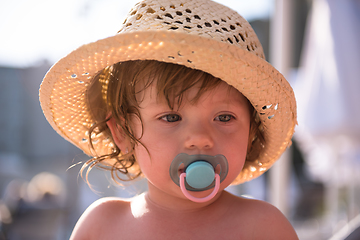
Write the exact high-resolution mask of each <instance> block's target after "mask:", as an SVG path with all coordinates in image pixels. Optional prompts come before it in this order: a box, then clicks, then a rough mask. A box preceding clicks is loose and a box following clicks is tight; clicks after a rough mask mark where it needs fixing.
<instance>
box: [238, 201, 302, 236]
mask: <svg viewBox="0 0 360 240" xmlns="http://www.w3.org/2000/svg"><path fill="white" fill-rule="evenodd" d="M233 206H234V207H233V211H234V214H236V216H238V217H239V218H241V217H242V216H247V217H246V218H247V223H248V224H249V225H248V226H249V229H251V231H252V233H251V235H252V237H253V239H290V240H292V239H298V237H297V235H296V232H295V230H294V228H293V227H292V226H291V224H290V222H289V221H288V220H287V219H286V217H285V216H284V215H283V214H282V213H281V212H280V211H279V210H278V209H277V208H276V207H274V206H273V205H271V204H269V203H267V202H264V201H260V200H255V199H248V198H237V200H236V204H234V205H233Z"/></svg>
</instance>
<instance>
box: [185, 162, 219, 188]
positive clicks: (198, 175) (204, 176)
mask: <svg viewBox="0 0 360 240" xmlns="http://www.w3.org/2000/svg"><path fill="white" fill-rule="evenodd" d="M185 172H186V182H187V183H188V184H189V185H190V186H191V187H193V188H206V187H207V186H209V185H210V184H211V183H212V182H213V181H214V178H215V171H214V168H213V166H212V165H211V164H210V163H207V162H204V161H198V162H194V163H191V164H190V165H189V166H188V167H187V168H186V171H185Z"/></svg>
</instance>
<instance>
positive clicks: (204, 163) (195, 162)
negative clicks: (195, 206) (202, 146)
mask: <svg viewBox="0 0 360 240" xmlns="http://www.w3.org/2000/svg"><path fill="white" fill-rule="evenodd" d="M169 172H170V177H171V179H172V180H173V182H174V183H175V184H176V185H178V186H179V187H180V189H181V191H182V193H183V194H184V195H185V197H187V198H188V199H189V200H191V201H193V202H206V201H209V200H210V199H212V198H213V197H214V196H215V195H216V194H217V192H218V191H219V188H220V183H221V182H222V181H223V180H224V179H225V178H226V175H227V173H228V162H227V160H226V157H225V156H224V155H216V156H210V155H204V154H195V155H188V154H186V153H180V154H178V155H177V156H176V157H175V158H174V160H173V161H172V163H171V165H170V169H169ZM211 188H214V190H213V191H212V192H211V193H210V194H209V195H208V196H206V197H204V198H196V197H194V196H192V195H191V194H190V193H189V192H188V191H193V192H200V191H205V190H208V189H211Z"/></svg>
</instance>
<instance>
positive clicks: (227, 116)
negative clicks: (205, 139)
mask: <svg viewBox="0 0 360 240" xmlns="http://www.w3.org/2000/svg"><path fill="white" fill-rule="evenodd" d="M231 119H234V116H232V115H230V114H222V115H219V116H217V117H215V120H216V121H220V122H228V121H230V120H231Z"/></svg>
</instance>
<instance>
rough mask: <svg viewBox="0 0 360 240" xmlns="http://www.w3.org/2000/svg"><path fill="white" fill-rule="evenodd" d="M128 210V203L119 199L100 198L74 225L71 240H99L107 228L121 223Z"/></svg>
mask: <svg viewBox="0 0 360 240" xmlns="http://www.w3.org/2000/svg"><path fill="white" fill-rule="evenodd" d="M129 209H130V202H129V201H127V200H124V199H120V198H101V199H99V200H97V201H95V202H94V203H92V204H91V205H90V206H89V207H88V208H87V209H86V210H85V212H84V213H83V214H82V216H81V217H80V219H79V220H78V222H77V223H76V225H75V228H74V230H73V232H72V235H71V237H70V239H71V240H81V239H100V236H101V234H102V233H103V232H104V230H105V229H106V228H107V227H111V225H112V224H114V223H118V222H119V221H121V216H124V215H126V213H127V212H128V211H129Z"/></svg>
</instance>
